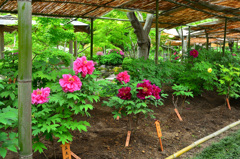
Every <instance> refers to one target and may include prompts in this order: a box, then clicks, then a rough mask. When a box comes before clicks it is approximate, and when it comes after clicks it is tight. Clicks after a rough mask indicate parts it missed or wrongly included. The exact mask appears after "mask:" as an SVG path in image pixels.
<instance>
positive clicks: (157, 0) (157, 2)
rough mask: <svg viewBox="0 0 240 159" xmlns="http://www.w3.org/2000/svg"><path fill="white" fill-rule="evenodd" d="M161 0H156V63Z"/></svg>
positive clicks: (156, 60)
mask: <svg viewBox="0 0 240 159" xmlns="http://www.w3.org/2000/svg"><path fill="white" fill-rule="evenodd" d="M158 7H159V0H156V53H155V64H158V48H159V47H158V14H159V13H158V9H159V8H158Z"/></svg>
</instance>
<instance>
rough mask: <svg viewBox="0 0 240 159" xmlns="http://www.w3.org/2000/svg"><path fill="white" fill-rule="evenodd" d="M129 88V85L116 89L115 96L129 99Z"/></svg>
mask: <svg viewBox="0 0 240 159" xmlns="http://www.w3.org/2000/svg"><path fill="white" fill-rule="evenodd" d="M130 91H131V88H130V87H122V88H121V89H119V90H118V94H117V96H118V97H119V98H121V99H125V100H126V99H131V96H132V94H131V93H130Z"/></svg>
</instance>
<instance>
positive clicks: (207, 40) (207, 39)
mask: <svg viewBox="0 0 240 159" xmlns="http://www.w3.org/2000/svg"><path fill="white" fill-rule="evenodd" d="M205 34H206V49H207V50H208V45H209V38H208V33H207V30H206V29H205Z"/></svg>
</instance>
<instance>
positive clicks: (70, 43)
mask: <svg viewBox="0 0 240 159" xmlns="http://www.w3.org/2000/svg"><path fill="white" fill-rule="evenodd" d="M69 53H70V54H72V55H73V41H72V40H70V41H69ZM70 68H71V69H73V56H72V59H71V62H70Z"/></svg>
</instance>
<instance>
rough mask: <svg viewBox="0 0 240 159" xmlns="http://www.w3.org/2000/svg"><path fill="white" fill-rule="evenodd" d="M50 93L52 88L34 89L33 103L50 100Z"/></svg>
mask: <svg viewBox="0 0 240 159" xmlns="http://www.w3.org/2000/svg"><path fill="white" fill-rule="evenodd" d="M49 94H50V88H48V87H46V88H41V89H39V88H38V89H37V90H33V93H32V104H36V105H37V104H43V103H46V102H48V100H49V98H47V97H48V96H49Z"/></svg>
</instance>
